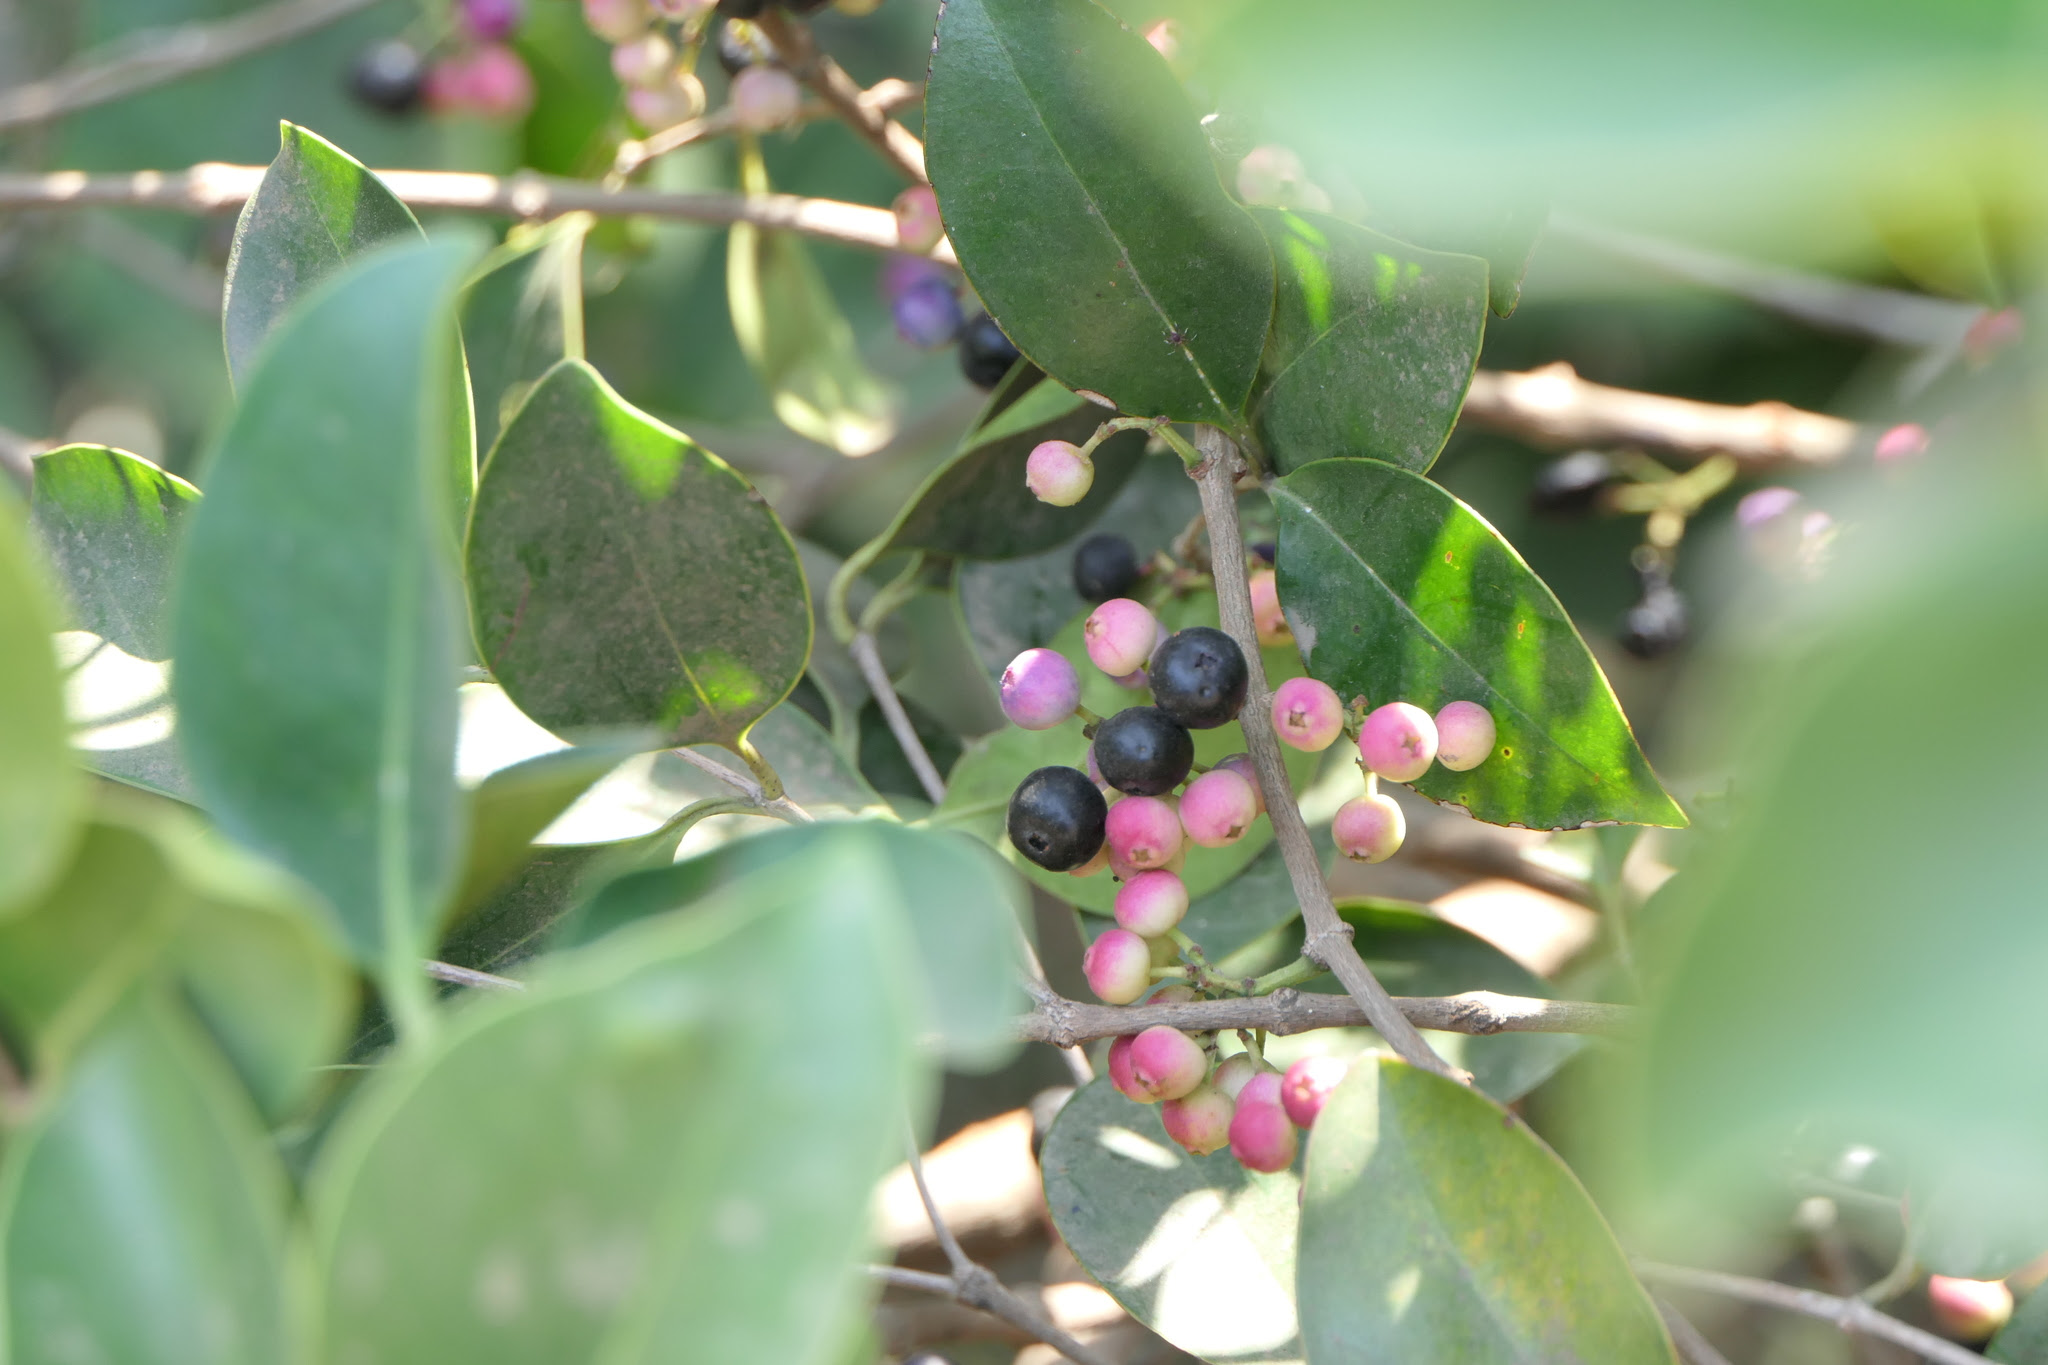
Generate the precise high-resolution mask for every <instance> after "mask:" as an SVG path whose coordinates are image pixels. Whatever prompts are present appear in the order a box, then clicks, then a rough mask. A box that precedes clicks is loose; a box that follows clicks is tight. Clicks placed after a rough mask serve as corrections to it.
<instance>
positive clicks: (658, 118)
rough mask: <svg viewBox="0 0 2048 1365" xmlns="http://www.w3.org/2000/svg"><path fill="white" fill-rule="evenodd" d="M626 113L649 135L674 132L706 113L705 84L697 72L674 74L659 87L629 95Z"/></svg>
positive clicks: (637, 89)
mask: <svg viewBox="0 0 2048 1365" xmlns="http://www.w3.org/2000/svg"><path fill="white" fill-rule="evenodd" d="M626 112H627V113H629V114H631V115H632V116H633V121H634V122H635V123H637V124H639V125H640V126H641V127H642V128H645V129H647V130H648V131H649V132H654V133H658V132H660V131H661V130H662V129H664V128H673V127H675V126H676V125H677V124H678V123H683V122H686V121H688V120H690V119H693V118H695V117H697V115H699V114H701V113H703V112H704V83H703V82H702V81H700V80H698V79H697V77H696V74H695V73H694V72H689V71H675V72H671V73H670V74H669V78H668V79H667V80H665V81H663V82H662V83H661V84H660V85H657V86H651V87H650V86H634V87H633V88H632V89H630V90H628V91H626Z"/></svg>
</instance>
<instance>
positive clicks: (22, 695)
mask: <svg viewBox="0 0 2048 1365" xmlns="http://www.w3.org/2000/svg"><path fill="white" fill-rule="evenodd" d="M28 539H29V537H28V528H27V527H26V526H24V525H23V524H22V518H21V516H20V513H19V511H18V510H17V508H16V507H15V506H14V505H13V503H12V500H11V499H9V498H7V497H5V496H4V495H0V658H5V659H6V660H7V665H6V667H4V668H0V914H4V913H6V912H8V911H11V910H13V909H14V908H16V907H18V906H20V905H22V904H24V903H26V902H28V901H30V900H32V899H34V898H35V897H36V896H37V895H38V894H39V893H41V892H42V890H43V889H44V888H45V887H47V886H48V885H49V884H50V882H51V880H52V879H53V878H55V877H56V876H57V875H58V874H59V873H60V872H61V871H62V870H63V868H64V865H65V863H66V862H67V861H68V860H69V858H70V855H71V850H72V848H73V847H74V845H75V844H76V842H77V838H78V821H79V815H80V812H81V810H82V808H83V807H84V804H85V781H84V778H83V775H82V774H80V773H79V771H78V769H77V767H76V766H75V765H74V764H73V762H72V759H71V750H70V745H69V742H68V735H69V727H68V726H67V725H66V723H65V719H64V690H63V687H62V685H61V684H60V683H59V681H58V677H57V661H56V659H55V657H54V656H53V655H52V653H51V648H50V633H51V632H52V631H53V630H55V629H56V628H57V621H56V613H55V612H53V611H52V610H51V609H50V604H49V601H48V599H47V598H46V597H45V595H44V591H45V590H44V584H43V578H42V573H41V569H40V566H39V565H38V564H37V563H36V562H35V560H34V558H33V557H32V554H31V552H30V550H29V545H28Z"/></svg>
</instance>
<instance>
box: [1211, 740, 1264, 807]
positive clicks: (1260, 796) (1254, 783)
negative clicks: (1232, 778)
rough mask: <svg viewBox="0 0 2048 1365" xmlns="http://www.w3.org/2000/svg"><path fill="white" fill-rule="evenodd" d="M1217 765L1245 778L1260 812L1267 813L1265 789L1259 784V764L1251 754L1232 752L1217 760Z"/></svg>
mask: <svg viewBox="0 0 2048 1365" xmlns="http://www.w3.org/2000/svg"><path fill="white" fill-rule="evenodd" d="M1216 767H1217V768H1219V769H1221V770H1223V771H1225V772H1233V773H1236V774H1237V775H1238V776H1239V777H1241V778H1243V779H1244V780H1245V784H1246V785H1247V786H1249V787H1250V788H1251V789H1252V800H1253V801H1255V802H1257V803H1258V807H1259V814H1261V815H1264V814H1265V813H1266V793H1265V789H1264V788H1262V787H1260V786H1259V765H1258V764H1256V763H1254V762H1252V756H1251V755H1250V754H1232V755H1231V756H1230V757H1228V758H1220V759H1218V760H1216Z"/></svg>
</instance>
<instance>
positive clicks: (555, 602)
mask: <svg viewBox="0 0 2048 1365" xmlns="http://www.w3.org/2000/svg"><path fill="white" fill-rule="evenodd" d="M468 558H469V587H470V594H471V602H472V606H473V609H474V613H475V622H476V634H477V642H478V644H479V646H480V647H481V648H482V651H483V655H484V659H485V661H486V662H487V664H488V665H489V667H490V669H491V672H492V674H493V675H494V676H495V677H496V678H497V679H498V681H499V682H500V683H501V684H503V686H504V688H505V691H506V693H507V694H508V695H509V696H510V697H511V698H512V700H513V701H514V702H515V703H517V705H518V706H519V709H520V710H522V711H524V712H525V713H526V714H527V715H529V716H531V717H532V718H533V719H534V720H536V721H538V722H539V723H540V724H542V725H544V726H546V727H547V728H548V729H550V730H553V731H555V732H556V733H557V734H561V735H565V736H567V735H573V734H575V733H576V732H578V731H583V730H588V729H591V728H593V727H605V726H612V727H617V726H651V727H654V728H656V729H658V730H660V731H661V732H662V735H663V737H664V739H665V741H666V742H667V743H669V744H696V743H702V742H706V741H710V742H716V743H721V744H726V745H731V744H733V743H735V742H737V741H738V740H739V738H740V737H741V736H742V735H744V734H745V733H746V731H747V727H748V726H750V725H752V724H753V723H754V722H755V721H756V720H758V719H759V718H760V717H761V716H762V715H764V714H766V713H767V712H768V711H769V710H770V709H771V708H772V707H774V706H775V704H776V703H777V702H779V701H781V700H782V699H783V698H784V697H785V696H787V695H788V694H789V690H790V689H791V688H792V687H794V686H795V685H796V680H797V679H798V678H799V677H801V676H802V675H803V670H804V662H805V660H806V659H807V658H808V657H809V653H810V643H811V612H810V598H809V593H808V592H807V591H806V589H805V586H804V578H803V570H802V567H801V565H800V564H799V563H798V561H797V555H796V547H795V546H794V545H793V544H792V543H791V541H790V538H789V533H788V532H786V531H784V530H783V529H782V523H781V522H780V521H778V520H777V519H776V516H775V514H774V513H773V512H772V511H770V510H769V509H768V506H767V504H766V503H764V502H763V501H762V500H761V497H760V495H759V494H758V493H756V492H755V491H754V490H753V488H752V487H751V486H750V485H749V484H748V483H747V481H746V480H745V479H743V478H742V477H740V475H739V474H737V473H736V472H734V470H733V469H732V468H731V467H730V466H729V465H727V464H726V463H725V462H724V461H722V460H720V459H719V458H718V457H717V456H715V455H713V454H711V453H710V452H709V451H707V450H705V449H704V448H703V447H701V446H699V445H697V444H696V443H695V442H693V441H691V440H690V438H689V437H687V436H684V435H683V434H682V433H680V432H677V431H672V430H670V429H669V428H668V427H665V426H662V425H661V424H660V423H658V422H656V421H654V420H653V419H652V418H650V417H648V416H646V415H645V414H644V413H641V412H639V411H638V410H636V409H634V408H633V407H631V406H629V405H628V404H627V403H626V402H625V401H624V400H622V399H621V398H620V397H619V396H618V395H617V394H616V393H614V392H613V391H612V390H611V388H610V386H609V385H607V384H606V383H605V382H604V380H603V379H602V378H600V377H599V376H598V374H597V372H596V371H595V370H593V369H591V368H590V367H589V366H588V365H586V364H584V363H583V362H582V361H580V360H564V361H562V362H561V363H560V364H558V365H557V366H555V368H554V369H553V370H550V371H549V372H548V375H547V377H546V378H545V379H543V380H542V381H541V382H540V384H539V386H538V387H536V388H535V389H534V391H533V394H532V395H531V396H530V397H529V398H528V399H527V401H526V404H525V406H524V407H522V408H521V409H520V410H519V413H518V416H517V417H515V418H514V419H513V422H512V424H511V425H510V426H508V427H507V428H506V429H505V433H504V435H503V436H501V437H500V438H499V440H498V445H497V448H496V449H495V450H494V451H493V452H492V454H491V461H490V464H489V466H488V467H487V468H486V469H485V471H484V477H483V481H482V483H481V485H480V486H479V488H478V491H477V500H476V508H475V513H474V515H473V516H472V517H471V519H470V531H469V549H468Z"/></svg>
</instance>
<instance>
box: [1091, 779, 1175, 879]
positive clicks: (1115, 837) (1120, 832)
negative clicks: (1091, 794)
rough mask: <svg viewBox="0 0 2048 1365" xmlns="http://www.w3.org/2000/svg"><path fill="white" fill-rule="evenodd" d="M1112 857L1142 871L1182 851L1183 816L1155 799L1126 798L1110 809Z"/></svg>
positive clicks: (1161, 864)
mask: <svg viewBox="0 0 2048 1365" xmlns="http://www.w3.org/2000/svg"><path fill="white" fill-rule="evenodd" d="M1108 833H1109V837H1108V839H1107V843H1108V844H1109V852H1110V857H1111V858H1113V859H1121V860H1122V861H1123V862H1124V863H1125V864H1126V865H1127V866H1130V867H1133V868H1136V869H1137V870H1139V871H1143V870H1145V869H1146V868H1150V867H1164V866H1165V865H1166V864H1167V863H1168V862H1169V861H1171V860H1172V858H1173V855H1174V854H1176V853H1178V852H1180V813H1179V812H1178V811H1176V810H1174V808H1173V804H1172V803H1171V802H1169V801H1164V800H1161V799H1160V798H1159V797H1156V796H1127V797H1125V798H1124V799H1123V800H1121V801H1119V802H1117V803H1116V804H1115V805H1114V806H1111V807H1110V808H1109V824H1108Z"/></svg>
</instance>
